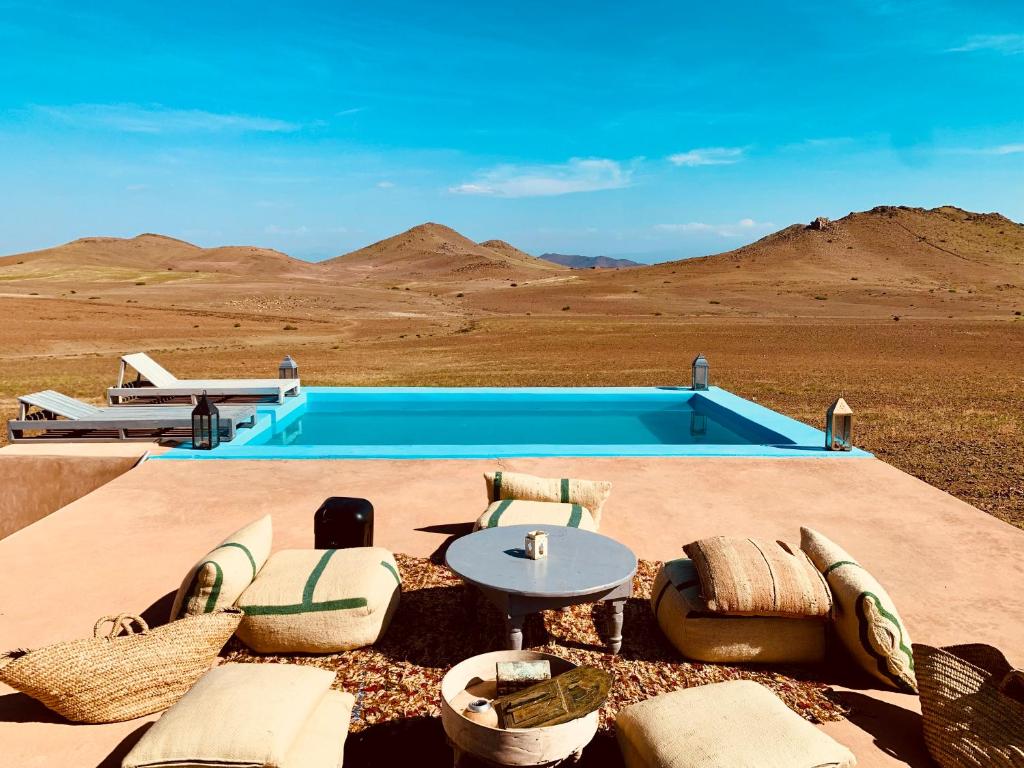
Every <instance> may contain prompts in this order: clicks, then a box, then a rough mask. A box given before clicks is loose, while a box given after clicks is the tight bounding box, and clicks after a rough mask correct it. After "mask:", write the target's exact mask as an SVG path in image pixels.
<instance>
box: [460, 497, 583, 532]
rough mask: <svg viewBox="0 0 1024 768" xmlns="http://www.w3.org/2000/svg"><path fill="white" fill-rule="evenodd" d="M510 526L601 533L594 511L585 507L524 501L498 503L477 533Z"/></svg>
mask: <svg viewBox="0 0 1024 768" xmlns="http://www.w3.org/2000/svg"><path fill="white" fill-rule="evenodd" d="M506 525H547V526H552V525H561V526H567V527H569V528H582V529H583V530H585V531H596V530H597V523H595V522H594V517H593V516H592V515H591V514H590V510H589V509H587V508H586V507H584V506H583V505H582V504H560V503H558V502H557V501H522V500H521V499H504V500H502V501H496V502H494V503H493V504H491V506H489V507H488V508H487V511H486V512H484V513H483V514H482V515H480V517H479V518H478V519H477V521H476V525H475V526H474V528H473V529H474V530H477V531H479V530H480V529H481V528H501V527H502V526H506Z"/></svg>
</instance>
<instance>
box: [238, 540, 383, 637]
mask: <svg viewBox="0 0 1024 768" xmlns="http://www.w3.org/2000/svg"><path fill="white" fill-rule="evenodd" d="M400 592H401V588H400V578H399V575H398V566H397V564H396V563H395V558H394V555H392V554H391V553H390V552H389V551H388V550H386V549H382V548H381V547H355V548H353V549H285V550H282V551H280V552H276V553H275V554H274V555H273V556H272V557H271V558H270V559H269V560H268V561H267V564H266V565H265V566H264V567H263V570H262V571H261V572H260V575H259V577H258V578H257V579H256V581H254V582H253V583H252V585H251V586H250V587H249V588H248V589H247V590H245V592H243V593H242V596H241V597H240V598H239V599H238V607H239V608H241V609H242V610H243V611H244V612H245V617H244V618H243V619H242V623H241V624H240V625H239V627H238V632H237V635H238V637H239V638H240V639H241V640H242V642H244V643H245V644H246V645H248V646H249V647H250V648H252V649H253V650H256V651H259V652H261V653H335V652H337V651H347V650H351V649H352V648H362V647H363V646H365V645H373V643H375V642H377V640H379V639H380V637H381V636H382V635H383V634H384V632H385V631H386V630H387V628H388V624H390V623H391V617H392V616H393V615H394V613H395V611H396V610H397V609H398V600H399V595H400Z"/></svg>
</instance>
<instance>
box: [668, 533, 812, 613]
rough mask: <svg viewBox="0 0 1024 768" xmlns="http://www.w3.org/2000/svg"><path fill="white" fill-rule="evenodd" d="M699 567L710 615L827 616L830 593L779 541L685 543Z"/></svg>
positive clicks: (809, 564)
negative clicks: (711, 613)
mask: <svg viewBox="0 0 1024 768" xmlns="http://www.w3.org/2000/svg"><path fill="white" fill-rule="evenodd" d="M683 550H684V551H685V552H686V554H687V555H689V556H690V559H692V560H693V563H694V565H695V566H697V573H698V574H699V575H700V584H701V594H702V595H703V597H704V600H705V603H706V604H707V609H708V610H709V611H711V612H713V613H725V614H729V615H734V616H804V617H807V616H827V615H828V614H829V612H830V611H831V610H832V595H831V594H830V593H829V591H828V586H827V585H826V584H825V579H824V578H822V575H821V574H820V573H819V572H818V569H817V568H815V567H814V564H813V563H812V562H811V561H810V559H809V558H808V557H807V555H805V554H804V553H803V552H802V551H801V550H800V549H798V548H796V547H790V546H789V545H788V544H784V543H783V542H775V541H764V540H761V539H742V538H734V537H730V536H713V537H711V538H709V539H701V540H700V541H695V542H693V543H691V544H687V545H686V546H685V547H683Z"/></svg>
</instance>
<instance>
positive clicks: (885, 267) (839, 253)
mask: <svg viewBox="0 0 1024 768" xmlns="http://www.w3.org/2000/svg"><path fill="white" fill-rule="evenodd" d="M737 267H740V268H746V269H755V270H763V271H770V272H771V274H772V276H773V277H774V278H776V279H778V278H787V277H788V278H798V279H800V278H802V279H808V278H814V279H834V278H839V279H849V277H851V276H859V277H863V276H867V277H874V278H877V279H896V280H911V281H913V280H931V281H939V282H941V281H943V280H947V281H955V282H958V283H961V284H968V283H971V282H979V283H985V282H991V281H992V280H997V279H999V278H1000V276H1002V277H1006V278H1013V277H1015V278H1016V279H1017V280H1018V282H1020V281H1021V280H1024V225H1021V224H1017V223H1015V222H1013V221H1011V220H1010V219H1008V218H1006V217H1005V216H1002V215H1001V214H998V213H971V212H969V211H964V210H962V209H960V208H956V207H953V206H943V207H941V208H933V209H930V210H929V209H924V208H908V207H905V206H878V207H876V208H872V209H871V210H869V211H863V212H854V213H850V214H849V215H847V216H844V217H843V218H841V219H837V220H835V221H829V220H828V219H825V218H817V219H815V220H814V221H812V222H811V223H810V224H807V225H803V224H794V225H792V226H789V227H786V228H785V229H782V230H780V231H778V232H775V233H773V234H770V235H767V236H766V237H763V238H761V239H760V240H758V241H757V242H754V243H751V244H750V245H746V246H743V247H741V248H737V249H736V250H733V251H728V252H726V253H721V254H717V255H714V256H706V257H703V258H699V259H688V260H685V261H679V262H668V263H665V264H659V265H657V266H656V267H653V268H652V271H653V272H658V273H662V272H664V271H666V270H669V271H672V270H689V271H691V272H692V273H714V272H719V271H723V270H728V269H736V268H737Z"/></svg>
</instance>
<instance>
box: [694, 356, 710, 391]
mask: <svg viewBox="0 0 1024 768" xmlns="http://www.w3.org/2000/svg"><path fill="white" fill-rule="evenodd" d="M691 387H692V389H695V390H705V389H707V388H708V360H707V358H706V357H704V354H703V353H701V354H699V355H697V357H695V358H694V359H693V380H692V385H691Z"/></svg>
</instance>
